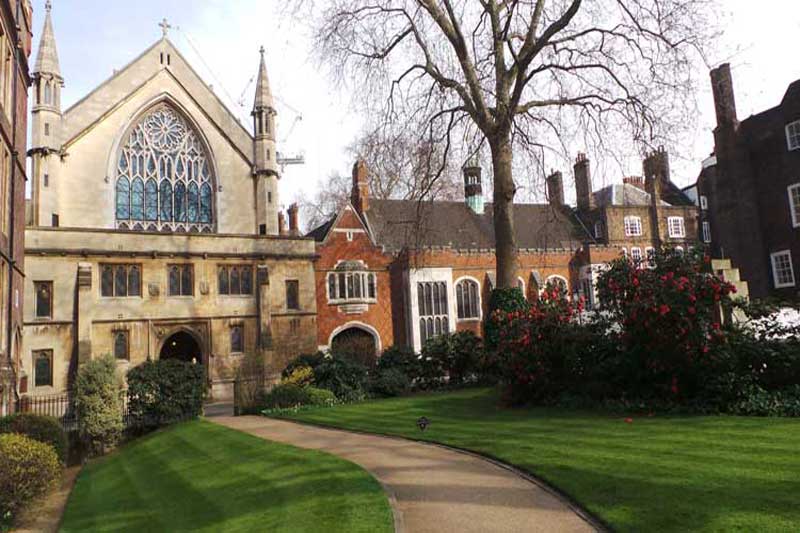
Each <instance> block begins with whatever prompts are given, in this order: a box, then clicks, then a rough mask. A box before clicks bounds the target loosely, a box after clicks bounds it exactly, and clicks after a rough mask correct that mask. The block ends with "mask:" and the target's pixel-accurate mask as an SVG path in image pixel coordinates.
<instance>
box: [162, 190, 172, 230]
mask: <svg viewBox="0 0 800 533" xmlns="http://www.w3.org/2000/svg"><path fill="white" fill-rule="evenodd" d="M160 198H161V213H160V215H161V222H171V221H172V184H171V183H170V182H169V181H166V180H165V181H162V182H161V193H160Z"/></svg>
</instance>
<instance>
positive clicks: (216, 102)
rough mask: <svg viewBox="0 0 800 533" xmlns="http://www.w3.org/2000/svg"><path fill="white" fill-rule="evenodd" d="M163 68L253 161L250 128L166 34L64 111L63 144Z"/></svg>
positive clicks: (117, 105) (236, 147)
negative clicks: (204, 79) (244, 124)
mask: <svg viewBox="0 0 800 533" xmlns="http://www.w3.org/2000/svg"><path fill="white" fill-rule="evenodd" d="M167 57H169V58H170V60H169V61H168V62H167V61H166V60H165V58H167ZM165 63H166V64H165ZM162 72H163V73H166V74H167V75H168V76H171V77H172V79H173V80H175V81H176V82H177V84H178V85H179V86H181V87H182V88H183V90H184V92H185V94H187V95H188V96H189V97H190V98H191V99H192V100H194V102H195V104H196V105H197V107H198V108H199V109H200V110H201V111H202V113H203V114H204V115H205V117H206V118H207V119H208V120H209V121H210V122H212V123H213V124H214V125H215V126H216V128H217V129H218V130H219V131H220V132H221V133H222V134H223V135H224V136H225V137H226V138H227V139H228V140H229V142H230V143H231V145H232V146H233V147H234V149H235V150H236V151H237V152H238V153H239V155H240V156H241V157H242V158H243V159H245V160H246V161H247V162H248V163H249V164H252V156H253V137H252V135H251V134H250V132H249V131H248V130H247V129H246V128H245V127H244V126H243V125H242V123H241V122H240V121H239V119H238V117H237V116H236V115H234V114H233V113H232V112H231V111H230V109H229V108H228V107H227V106H226V105H225V103H224V102H223V101H222V100H221V99H220V98H219V96H217V94H216V93H214V91H212V90H211V89H210V88H209V86H208V84H207V83H205V81H203V79H202V78H201V77H200V75H199V74H198V73H197V71H196V70H194V68H192V66H191V65H190V64H189V62H188V61H187V60H186V59H185V58H184V57H183V55H182V54H181V53H180V52H179V51H178V49H177V47H176V46H175V45H174V44H173V43H172V41H170V40H169V38H167V37H166V36H163V37H161V38H160V39H159V40H158V41H156V42H155V43H153V44H152V45H151V46H150V47H148V48H147V49H146V50H145V51H144V52H142V53H141V54H140V55H139V56H137V57H136V58H135V59H133V60H132V61H131V62H130V63H128V64H127V65H125V66H124V67H123V68H122V69H120V70H118V71H116V72H115V73H114V74H113V75H112V76H111V77H110V78H108V79H106V80H105V81H104V82H103V83H101V84H100V85H98V86H97V87H96V88H95V89H93V90H92V91H91V92H89V93H88V94H87V95H86V96H84V97H83V98H81V99H80V100H79V101H77V102H76V103H75V104H73V105H72V106H71V107H70V108H69V109H67V110H66V111H65V112H64V118H65V120H64V123H63V126H62V127H63V136H64V137H63V138H64V146H68V145H69V144H70V143H72V142H73V141H74V140H75V139H77V138H79V137H80V136H81V135H83V134H84V132H86V131H88V130H89V129H91V128H92V127H94V126H95V125H96V124H97V123H99V122H100V121H101V120H102V119H103V117H104V116H105V115H106V114H108V113H110V112H112V111H113V110H114V109H116V108H117V107H119V106H121V105H122V104H123V103H125V102H126V101H127V100H128V99H129V98H130V97H131V96H132V95H133V94H135V93H136V92H137V91H139V90H140V89H142V88H143V87H145V86H146V85H147V84H148V83H149V82H150V81H151V80H153V79H154V78H155V77H156V76H158V75H159V74H161V73H162ZM192 88H194V89H192Z"/></svg>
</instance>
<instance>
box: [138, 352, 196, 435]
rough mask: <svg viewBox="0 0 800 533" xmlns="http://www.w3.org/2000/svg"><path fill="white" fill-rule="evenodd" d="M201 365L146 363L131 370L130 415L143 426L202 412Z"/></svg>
mask: <svg viewBox="0 0 800 533" xmlns="http://www.w3.org/2000/svg"><path fill="white" fill-rule="evenodd" d="M204 392H205V372H204V369H203V366H202V365H199V364H195V363H188V362H184V361H179V360H176V359H160V360H158V361H147V362H145V363H142V364H141V365H139V366H136V367H134V368H131V369H130V370H129V371H128V414H129V416H130V417H131V420H132V421H133V423H134V424H135V425H137V426H140V427H158V426H162V425H165V424H170V423H172V422H176V421H179V420H186V419H188V418H194V417H196V416H198V415H200V413H201V412H202V410H203V395H204Z"/></svg>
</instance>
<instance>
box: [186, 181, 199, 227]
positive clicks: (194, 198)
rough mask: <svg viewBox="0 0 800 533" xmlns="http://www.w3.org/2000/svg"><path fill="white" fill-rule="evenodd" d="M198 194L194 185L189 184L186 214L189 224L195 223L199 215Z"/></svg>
mask: <svg viewBox="0 0 800 533" xmlns="http://www.w3.org/2000/svg"><path fill="white" fill-rule="evenodd" d="M199 202H200V192H199V191H198V189H197V184H196V183H190V184H189V188H188V194H187V203H188V206H187V212H188V214H189V222H197V220H198V216H199V213H200V209H199V207H200V205H199Z"/></svg>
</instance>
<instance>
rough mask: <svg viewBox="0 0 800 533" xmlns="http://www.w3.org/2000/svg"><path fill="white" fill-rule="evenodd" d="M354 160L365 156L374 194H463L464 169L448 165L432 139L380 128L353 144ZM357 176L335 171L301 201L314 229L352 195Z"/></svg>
mask: <svg viewBox="0 0 800 533" xmlns="http://www.w3.org/2000/svg"><path fill="white" fill-rule="evenodd" d="M348 151H349V152H350V155H351V156H352V157H353V159H363V160H364V162H365V163H366V164H367V168H368V169H369V187H370V196H372V197H374V198H380V199H400V200H420V199H422V198H425V199H427V200H433V199H435V200H452V199H455V198H458V197H459V196H461V195H462V194H463V187H461V185H460V184H461V170H460V168H455V166H454V165H452V164H449V165H447V166H445V167H444V168H443V169H442V160H443V157H444V154H443V153H442V150H439V149H438V148H437V146H436V145H435V144H433V143H430V142H425V141H420V140H419V139H418V138H417V137H412V136H409V135H404V134H402V133H397V132H393V131H391V130H390V129H389V128H380V129H377V130H372V131H368V132H366V133H364V134H362V135H361V136H360V137H359V138H358V139H357V140H356V141H355V142H354V143H353V144H352V145H351V146H350V147H349V149H348ZM351 186H352V178H351V177H350V176H347V175H342V174H338V173H335V172H334V173H331V174H330V175H329V176H328V178H327V180H326V181H325V183H324V184H323V185H322V187H320V188H319V189H318V190H317V191H316V192H315V194H314V195H313V196H312V197H311V198H308V199H306V200H304V201H302V204H301V208H302V209H303V219H304V220H305V221H306V225H307V227H308V228H309V229H311V228H315V227H317V226H320V225H321V224H323V223H325V222H327V221H328V220H330V219H331V218H333V217H334V216H336V213H338V212H339V210H340V209H341V208H342V207H343V206H344V205H345V204H346V203H347V201H348V200H349V199H350V192H351Z"/></svg>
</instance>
